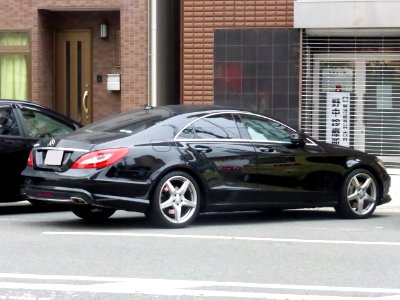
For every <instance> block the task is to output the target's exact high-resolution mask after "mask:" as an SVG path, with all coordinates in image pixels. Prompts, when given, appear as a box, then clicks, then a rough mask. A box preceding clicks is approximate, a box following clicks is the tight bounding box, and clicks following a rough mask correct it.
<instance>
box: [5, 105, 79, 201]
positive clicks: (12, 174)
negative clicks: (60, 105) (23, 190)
mask: <svg viewBox="0 0 400 300" xmlns="http://www.w3.org/2000/svg"><path fill="white" fill-rule="evenodd" d="M79 127H81V125H80V124H78V123H77V122H74V121H73V120H71V119H69V118H67V117H65V116H63V115H61V114H59V113H56V112H54V111H52V110H50V109H48V108H46V107H44V106H42V105H39V104H35V103H31V102H28V101H18V100H0V166H1V172H0V185H1V197H0V202H10V201H18V200H22V198H21V194H20V185H21V172H22V170H23V169H24V168H25V166H26V161H27V159H28V156H29V152H30V151H31V149H32V147H33V144H34V143H36V142H37V141H38V140H39V139H41V138H44V137H55V136H57V135H59V134H63V133H69V132H71V131H74V130H76V129H78V128H79Z"/></svg>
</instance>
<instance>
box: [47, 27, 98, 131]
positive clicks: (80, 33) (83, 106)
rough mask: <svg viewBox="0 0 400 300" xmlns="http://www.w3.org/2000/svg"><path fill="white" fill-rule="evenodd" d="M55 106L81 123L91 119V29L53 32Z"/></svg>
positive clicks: (87, 122)
mask: <svg viewBox="0 0 400 300" xmlns="http://www.w3.org/2000/svg"><path fill="white" fill-rule="evenodd" d="M55 51H56V54H55V57H56V71H55V74H56V101H55V103H56V110H57V111H58V112H60V113H62V114H64V115H67V116H69V117H70V118H72V119H74V120H75V121H78V122H80V123H82V124H83V125H86V124H89V123H90V122H91V121H92V101H91V94H92V93H91V61H92V57H91V32H90V31H89V30H65V31H59V32H57V33H56V45H55Z"/></svg>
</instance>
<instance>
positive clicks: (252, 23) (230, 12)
mask: <svg viewBox="0 0 400 300" xmlns="http://www.w3.org/2000/svg"><path fill="white" fill-rule="evenodd" d="M181 10H182V12H181V13H182V43H181V45H182V58H181V60H182V74H181V78H182V79H181V82H182V91H181V94H182V96H181V98H182V99H183V102H184V103H185V104H190V103H196V104H200V103H202V104H211V103H213V99H214V96H213V79H214V75H213V74H214V66H213V61H214V60H213V51H214V49H213V47H214V45H213V41H214V29H217V28H271V27H273V28H290V27H293V0H244V1H243V0H214V1H212V0H194V1H189V0H183V1H182V2H181Z"/></svg>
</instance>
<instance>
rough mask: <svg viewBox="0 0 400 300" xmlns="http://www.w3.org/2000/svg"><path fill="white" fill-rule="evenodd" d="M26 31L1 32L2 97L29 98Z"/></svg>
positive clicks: (0, 77) (0, 82)
mask: <svg viewBox="0 0 400 300" xmlns="http://www.w3.org/2000/svg"><path fill="white" fill-rule="evenodd" d="M28 54H29V41H28V33H26V32H0V98H3V99H28Z"/></svg>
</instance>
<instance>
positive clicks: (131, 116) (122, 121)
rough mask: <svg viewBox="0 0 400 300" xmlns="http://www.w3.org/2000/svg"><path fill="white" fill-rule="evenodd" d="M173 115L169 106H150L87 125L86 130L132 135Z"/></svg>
mask: <svg viewBox="0 0 400 300" xmlns="http://www.w3.org/2000/svg"><path fill="white" fill-rule="evenodd" d="M170 116H172V111H171V110H169V109H167V108H150V109H141V110H134V111H129V112H126V113H121V114H118V115H115V116H112V117H108V118H106V119H103V120H100V121H97V122H95V123H92V124H90V125H87V126H85V127H84V128H83V129H84V130H86V131H95V132H96V131H100V132H119V133H126V134H127V135H132V134H135V133H138V132H140V131H143V130H145V129H147V128H149V127H151V126H153V125H154V124H157V123H158V122H161V121H162V120H165V119H167V118H168V117H170Z"/></svg>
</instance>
